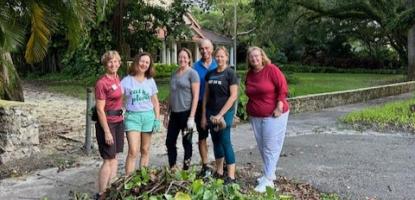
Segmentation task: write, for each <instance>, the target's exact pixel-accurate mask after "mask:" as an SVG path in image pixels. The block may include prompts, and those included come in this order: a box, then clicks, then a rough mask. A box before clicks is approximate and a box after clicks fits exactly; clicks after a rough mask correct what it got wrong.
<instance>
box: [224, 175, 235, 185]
mask: <svg viewBox="0 0 415 200" xmlns="http://www.w3.org/2000/svg"><path fill="white" fill-rule="evenodd" d="M223 184H224V185H230V184H236V178H234V179H232V178H231V177H229V176H228V177H226V178H225V182H224V183H223Z"/></svg>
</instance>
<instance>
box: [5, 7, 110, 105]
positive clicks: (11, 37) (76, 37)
mask: <svg viewBox="0 0 415 200" xmlns="http://www.w3.org/2000/svg"><path fill="white" fill-rule="evenodd" d="M106 2H107V0H95V1H94V0H91V1H85V0H72V1H66V0H56V1H48V0H3V1H0V11H1V12H0V54H1V56H0V69H1V70H0V86H2V87H1V89H0V99H7V100H16V101H23V100H24V99H23V91H22V87H21V83H20V80H19V77H18V74H17V73H16V69H15V67H14V65H13V62H12V60H11V56H10V52H12V51H15V50H17V47H18V46H19V45H23V41H24V39H23V37H22V35H24V33H25V31H26V30H29V31H28V32H29V33H28V35H29V38H28V39H27V42H26V44H25V60H26V62H27V63H29V64H33V63H36V62H40V61H41V60H42V59H43V58H44V57H45V56H46V53H47V49H48V46H49V44H50V40H51V36H52V35H53V34H54V33H55V31H56V30H57V26H58V24H62V25H64V26H65V30H66V33H65V35H66V39H67V40H68V42H69V50H73V49H75V48H76V46H77V45H78V44H79V41H80V39H81V37H82V33H83V30H84V29H85V24H86V22H87V21H90V20H92V19H93V16H94V13H95V5H101V6H105V5H106ZM101 11H102V9H101ZM58 22H59V23H58Z"/></svg>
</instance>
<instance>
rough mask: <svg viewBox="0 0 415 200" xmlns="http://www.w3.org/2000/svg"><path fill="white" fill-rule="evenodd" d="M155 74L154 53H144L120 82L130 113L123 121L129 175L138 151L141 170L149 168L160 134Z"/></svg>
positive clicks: (133, 167) (126, 164)
mask: <svg viewBox="0 0 415 200" xmlns="http://www.w3.org/2000/svg"><path fill="white" fill-rule="evenodd" d="M153 75H154V66H153V59H152V58H151V54H149V53H146V52H143V53H140V54H138V55H137V56H136V57H135V58H134V61H133V64H132V65H131V67H130V68H129V69H128V76H126V77H125V78H123V79H122V81H121V86H122V88H123V89H124V96H125V97H126V101H125V108H126V110H127V112H126V114H125V119H124V123H125V131H126V132H127V140H128V154H127V160H126V162H125V174H126V175H129V174H131V173H132V172H133V171H134V170H135V162H136V158H137V154H138V150H140V155H141V158H140V167H147V166H148V163H149V154H150V153H149V151H150V144H151V134H152V133H153V132H157V131H160V106H159V101H158V98H157V92H158V90H157V86H156V82H155V81H154V79H153V78H152V77H153Z"/></svg>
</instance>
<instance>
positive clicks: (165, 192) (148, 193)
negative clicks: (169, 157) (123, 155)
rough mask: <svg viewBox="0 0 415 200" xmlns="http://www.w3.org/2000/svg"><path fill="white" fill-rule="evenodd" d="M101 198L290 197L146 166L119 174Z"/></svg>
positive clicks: (183, 199) (151, 199)
mask: <svg viewBox="0 0 415 200" xmlns="http://www.w3.org/2000/svg"><path fill="white" fill-rule="evenodd" d="M105 199H109V200H112V199H150V200H161V199H166V200H173V199H174V200H191V199H230V200H232V199H238V200H239V199H255V200H267V199H292V197H290V196H280V195H278V193H277V191H276V190H274V189H271V188H268V190H267V192H266V193H264V194H257V193H245V192H242V190H241V188H240V186H239V185H238V184H229V185H225V184H224V181H223V180H222V179H214V178H211V177H209V178H204V179H202V178H198V177H197V176H196V171H195V170H194V169H192V170H188V171H171V170H169V169H166V168H163V169H146V168H143V169H141V170H137V171H135V172H134V173H133V174H132V175H130V176H127V177H121V178H119V179H118V180H117V181H115V182H114V183H113V184H112V185H111V187H110V188H108V190H107V191H106V192H105Z"/></svg>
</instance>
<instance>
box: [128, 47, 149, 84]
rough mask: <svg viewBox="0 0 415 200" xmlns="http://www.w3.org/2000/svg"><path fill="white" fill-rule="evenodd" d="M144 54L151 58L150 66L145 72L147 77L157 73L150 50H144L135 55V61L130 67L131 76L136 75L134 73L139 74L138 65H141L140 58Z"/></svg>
mask: <svg viewBox="0 0 415 200" xmlns="http://www.w3.org/2000/svg"><path fill="white" fill-rule="evenodd" d="M143 56H148V57H149V58H150V66H149V67H148V69H147V71H146V72H145V77H146V78H152V77H154V75H155V70H154V61H153V57H152V56H151V54H150V53H148V52H142V53H139V54H138V55H136V56H135V57H134V60H133V63H132V64H131V65H130V66H129V67H128V69H127V73H128V74H129V75H131V76H134V75H136V74H137V66H138V65H139V63H140V59H141V58H142V57H143Z"/></svg>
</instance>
